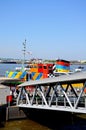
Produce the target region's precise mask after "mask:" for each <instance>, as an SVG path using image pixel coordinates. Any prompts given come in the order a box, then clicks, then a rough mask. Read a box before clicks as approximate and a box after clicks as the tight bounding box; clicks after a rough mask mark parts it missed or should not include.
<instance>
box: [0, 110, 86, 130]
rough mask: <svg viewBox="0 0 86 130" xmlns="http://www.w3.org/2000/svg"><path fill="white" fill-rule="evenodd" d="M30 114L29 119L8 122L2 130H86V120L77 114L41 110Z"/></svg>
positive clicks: (0, 129)
mask: <svg viewBox="0 0 86 130" xmlns="http://www.w3.org/2000/svg"><path fill="white" fill-rule="evenodd" d="M31 112H32V113H31ZM38 112H39V114H38ZM30 113H31V114H30V115H29V118H28V119H22V120H14V121H13V120H11V121H8V122H6V125H5V127H4V128H0V130H11V129H12V130H86V119H85V120H83V119H81V118H79V117H77V116H76V115H75V114H71V113H66V112H55V111H48V112H46V111H39V110H36V111H33V110H31V111H30Z"/></svg>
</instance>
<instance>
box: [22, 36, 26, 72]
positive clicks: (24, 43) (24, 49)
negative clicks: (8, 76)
mask: <svg viewBox="0 0 86 130" xmlns="http://www.w3.org/2000/svg"><path fill="white" fill-rule="evenodd" d="M22 51H23V55H24V59H23V63H22V68H23V70H24V64H25V54H26V39H25V41H24V42H23V50H22Z"/></svg>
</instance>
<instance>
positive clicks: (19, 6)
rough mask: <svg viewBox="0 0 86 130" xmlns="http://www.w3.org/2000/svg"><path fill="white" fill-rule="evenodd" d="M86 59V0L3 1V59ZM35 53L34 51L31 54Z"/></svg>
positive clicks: (0, 12) (0, 33)
mask: <svg viewBox="0 0 86 130" xmlns="http://www.w3.org/2000/svg"><path fill="white" fill-rule="evenodd" d="M25 39H26V54H25V58H26V59H31V58H41V59H58V58H60V59H65V60H86V0H0V58H14V59H15V58H16V59H22V58H23V51H22V50H23V47H24V46H23V43H24V42H25ZM28 52H31V53H32V54H29V53H28Z"/></svg>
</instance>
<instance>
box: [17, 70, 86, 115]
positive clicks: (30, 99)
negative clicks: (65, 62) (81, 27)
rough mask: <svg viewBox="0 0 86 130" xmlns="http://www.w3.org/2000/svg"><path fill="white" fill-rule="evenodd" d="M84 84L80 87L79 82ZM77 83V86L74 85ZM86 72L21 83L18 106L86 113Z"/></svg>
mask: <svg viewBox="0 0 86 130" xmlns="http://www.w3.org/2000/svg"><path fill="white" fill-rule="evenodd" d="M79 83H82V84H83V86H82V87H79V89H78V84H79ZM74 84H77V88H75V87H74ZM85 88H86V72H85V73H81V72H79V73H75V74H71V75H63V76H59V77H54V78H48V79H43V80H38V81H28V82H25V83H23V84H21V85H19V90H20V92H19V95H18V97H17V106H19V107H25V108H34V109H45V110H55V111H66V112H73V113H86V95H85Z"/></svg>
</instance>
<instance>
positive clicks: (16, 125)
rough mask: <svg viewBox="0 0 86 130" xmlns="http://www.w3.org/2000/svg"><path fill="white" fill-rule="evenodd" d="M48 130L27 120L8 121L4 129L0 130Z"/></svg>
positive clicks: (0, 129)
mask: <svg viewBox="0 0 86 130" xmlns="http://www.w3.org/2000/svg"><path fill="white" fill-rule="evenodd" d="M11 129H12V130H50V129H49V128H47V127H46V126H42V125H41V124H38V123H36V122H35V121H32V120H29V119H23V120H15V121H8V122H6V125H5V127H4V128H0V130H11Z"/></svg>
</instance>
